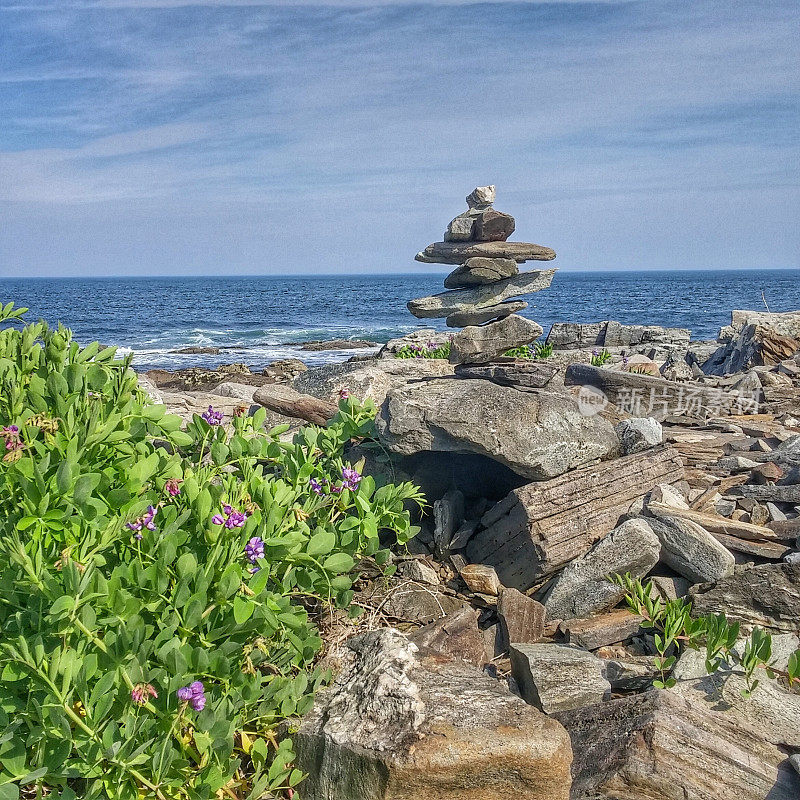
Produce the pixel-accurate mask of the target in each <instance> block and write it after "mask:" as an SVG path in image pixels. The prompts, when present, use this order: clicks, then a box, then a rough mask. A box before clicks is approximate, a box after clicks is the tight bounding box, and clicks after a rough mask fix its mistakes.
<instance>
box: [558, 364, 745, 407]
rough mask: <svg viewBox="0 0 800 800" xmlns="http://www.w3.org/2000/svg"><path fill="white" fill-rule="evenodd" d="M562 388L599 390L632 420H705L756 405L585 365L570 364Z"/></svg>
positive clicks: (718, 392)
mask: <svg viewBox="0 0 800 800" xmlns="http://www.w3.org/2000/svg"><path fill="white" fill-rule="evenodd" d="M564 384H565V385H566V386H591V387H593V388H595V389H600V391H602V392H603V394H605V395H606V397H607V398H608V399H609V401H610V402H612V403H613V404H614V405H615V406H617V408H619V409H620V410H622V411H627V412H628V413H629V414H631V415H632V416H634V417H656V418H657V419H663V418H665V417H667V416H670V415H671V416H687V417H698V418H700V419H705V418H706V417H720V416H727V415H729V414H748V413H755V412H756V411H757V410H758V404H757V402H755V401H754V399H753V397H752V396H751V395H749V394H747V393H740V392H734V391H723V390H722V389H718V388H715V387H711V386H703V385H702V384H699V383H690V382H685V383H677V382H675V381H668V380H666V379H664V378H655V377H653V376H651V375H639V374H637V373H633V372H620V371H616V370H610V369H603V368H602V367H593V366H590V365H589V364H570V365H569V367H567V371H566V375H565V376H564Z"/></svg>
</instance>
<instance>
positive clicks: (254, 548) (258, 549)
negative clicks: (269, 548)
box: [244, 536, 264, 564]
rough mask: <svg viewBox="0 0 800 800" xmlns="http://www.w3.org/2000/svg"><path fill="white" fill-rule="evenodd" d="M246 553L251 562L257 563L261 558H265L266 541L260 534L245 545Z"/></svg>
mask: <svg viewBox="0 0 800 800" xmlns="http://www.w3.org/2000/svg"><path fill="white" fill-rule="evenodd" d="M244 554H245V555H246V556H247V558H248V559H249V560H250V563H251V564H255V563H256V561H258V559H259V558H264V542H263V540H262V539H261V538H259V537H258V536H254V537H253V538H252V539H251V540H250V541H249V542H248V543H247V544H246V545H245V546H244Z"/></svg>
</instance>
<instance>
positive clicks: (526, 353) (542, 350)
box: [503, 342, 553, 359]
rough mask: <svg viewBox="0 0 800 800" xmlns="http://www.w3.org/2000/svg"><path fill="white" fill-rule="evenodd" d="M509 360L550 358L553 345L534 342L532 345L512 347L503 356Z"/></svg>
mask: <svg viewBox="0 0 800 800" xmlns="http://www.w3.org/2000/svg"><path fill="white" fill-rule="evenodd" d="M503 355H505V356H508V357H509V358H530V359H541V358H550V356H552V355H553V345H552V344H548V343H547V342H534V343H533V344H523V345H521V346H520V347H512V348H511V349H510V350H506V352H505V353H504V354H503Z"/></svg>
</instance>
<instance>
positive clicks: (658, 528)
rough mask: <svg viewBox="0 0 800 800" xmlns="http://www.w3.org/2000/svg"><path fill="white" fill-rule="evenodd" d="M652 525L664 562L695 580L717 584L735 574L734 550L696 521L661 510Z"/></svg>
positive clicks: (692, 580) (689, 578) (685, 576)
mask: <svg viewBox="0 0 800 800" xmlns="http://www.w3.org/2000/svg"><path fill="white" fill-rule="evenodd" d="M650 525H651V527H652V529H653V530H654V531H655V534H656V536H657V537H658V539H659V541H660V542H661V561H662V563H664V564H666V565H667V566H668V567H669V568H670V569H673V570H675V572H677V573H678V574H679V575H683V577H684V578H686V579H687V580H690V581H691V582H692V583H709V582H710V583H716V582H717V581H720V580H722V579H723V578H726V577H728V576H729V575H731V574H732V573H733V568H734V566H735V564H736V559H735V558H734V557H733V553H731V552H730V550H728V549H727V548H726V547H724V546H723V545H721V544H720V543H719V542H718V541H717V540H716V539H715V538H714V537H713V536H712V535H711V534H710V533H709V532H708V531H707V530H706V529H705V528H703V527H701V526H700V525H698V524H697V523H696V522H692V521H691V520H688V519H680V518H678V517H670V516H668V515H666V514H662V512H659V516H658V518H656V519H651V520H650Z"/></svg>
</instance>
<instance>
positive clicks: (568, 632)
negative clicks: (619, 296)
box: [141, 187, 800, 800]
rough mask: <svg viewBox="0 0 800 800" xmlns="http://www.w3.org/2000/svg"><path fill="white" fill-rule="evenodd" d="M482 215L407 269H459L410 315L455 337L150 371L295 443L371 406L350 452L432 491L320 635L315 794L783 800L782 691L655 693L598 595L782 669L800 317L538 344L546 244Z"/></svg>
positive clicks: (694, 666)
mask: <svg viewBox="0 0 800 800" xmlns="http://www.w3.org/2000/svg"><path fill="white" fill-rule="evenodd" d="M493 200H494V187H479V188H477V189H476V190H475V191H474V192H473V193H471V194H470V196H469V197H468V198H467V202H468V206H469V208H468V210H467V211H466V212H464V213H462V214H460V215H459V216H458V217H456V218H455V219H454V220H453V221H452V222H451V223H450V225H449V226H448V229H447V233H446V235H445V241H444V242H439V243H435V244H433V245H430V246H429V247H427V248H426V249H425V250H423V251H422V253H420V254H419V255H418V259H419V260H421V261H425V262H430V261H435V262H439V263H449V264H453V265H455V266H456V269H455V270H454V271H453V272H452V273H451V275H450V276H448V278H447V279H446V281H445V287H446V289H447V291H445V292H443V293H442V294H439V295H434V296H432V297H428V298H420V299H417V300H412V301H410V303H409V309H410V311H411V312H412V313H413V314H415V315H416V316H418V317H420V318H431V317H444V318H446V322H447V325H448V326H449V327H452V328H457V329H459V330H458V331H457V332H454V333H453V334H450V333H441V332H437V331H434V330H432V329H430V330H420V331H416V332H414V333H413V334H412V335H410V336H407V337H403V338H402V339H396V340H393V341H390V342H388V343H387V344H385V345H384V346H382V347H381V348H380V350H379V352H377V353H376V354H374V355H373V354H365V355H364V356H358V357H356V358H355V359H351V360H350V361H347V362H344V363H339V364H332V365H327V366H324V367H318V368H311V369H308V368H306V367H305V365H303V364H302V362H299V361H295V360H288V361H283V362H277V363H275V364H273V365H271V366H270V367H269V368H268V369H267V370H264V374H260V375H254V374H253V373H251V372H250V371H249V370H248V369H247V368H246V367H245V366H244V365H232V366H230V367H224V368H222V367H221V368H220V369H218V370H214V371H211V370H199V369H195V370H183V371H181V372H180V374H177V373H176V374H170V373H157V374H156V373H149V374H147V375H143V376H142V377H141V385H142V387H143V388H144V389H145V390H146V391H147V392H148V393H150V394H151V395H152V396H153V397H154V398H155V399H156V400H158V401H159V402H163V403H164V404H165V405H166V406H167V408H168V410H169V411H171V412H173V413H179V414H181V415H183V416H184V417H186V418H190V417H191V415H192V414H193V413H200V412H202V411H205V410H206V409H207V407H208V406H209V405H212V406H213V407H214V408H215V409H217V410H220V411H222V412H223V413H224V414H228V415H230V414H234V413H246V412H247V411H248V410H252V409H253V408H260V407H264V408H266V409H267V410H268V411H269V419H268V421H267V424H268V425H274V424H279V423H281V422H285V423H288V424H289V426H290V427H289V430H288V431H287V433H286V434H284V435H285V436H291V435H292V433H293V432H294V431H296V430H297V429H298V428H299V427H300V426H301V425H303V424H304V423H306V422H313V423H317V424H320V423H324V422H325V421H326V420H327V419H329V418H330V417H331V416H332V415H333V414H334V413H335V412H336V409H337V407H338V403H339V400H340V398H342V397H347V396H352V397H356V398H358V399H360V400H372V401H373V402H374V403H375V404H376V406H377V407H378V409H379V410H378V416H377V420H376V427H377V437H378V441H379V447H377V448H376V447H366V446H364V447H361V448H359V449H357V450H356V451H355V452H353V453H352V454H351V458H352V459H353V461H354V462H355V460H358V459H363V463H364V466H363V468H362V472H363V473H365V474H375V475H381V474H386V473H387V471H390V472H391V474H392V475H393V477H394V478H395V479H398V478H402V479H404V480H406V479H407V480H411V481H414V482H415V483H417V484H418V485H419V486H421V487H422V489H423V491H424V492H425V494H426V497H427V498H428V501H429V504H430V513H429V514H427V515H425V516H423V517H422V518H421V519H420V520H419V524H420V525H421V528H422V530H421V532H420V534H419V535H418V536H417V537H416V538H414V539H413V540H411V542H410V543H409V549H408V552H407V553H406V552H404V553H397V554H396V556H395V558H396V560H395V566H396V572H395V573H394V574H393V575H392V577H391V578H389V579H386V578H384V577H382V576H381V575H380V572H379V571H378V570H372V571H370V569H369V565H368V564H365V565H363V566H364V570H363V575H362V578H361V580H360V581H359V584H358V586H357V588H358V592H357V594H356V597H355V599H354V602H355V603H357V604H359V605H361V606H362V607H363V608H364V609H366V613H365V615H363V617H362V619H361V620H360V621H357V622H354V621H351V620H349V619H347V617H346V615H344V614H342V615H341V616H335V617H331V618H330V619H328V620H327V623H326V627H325V630H324V634H325V638H326V641H327V642H328V655H327V659H328V663H329V664H330V665H331V666H333V667H335V669H336V670H337V675H338V677H337V679H336V681H335V683H334V684H333V685H332V686H331V687H330V688H329V689H327V690H325V691H323V692H321V693H320V695H319V696H318V698H317V702H316V704H315V707H314V710H313V711H312V712H311V713H310V714H309V715H308V716H306V717H305V718H304V720H303V721H302V724H301V725H300V728H299V733H298V734H297V736H296V737H295V741H296V745H297V748H298V766H299V767H300V768H301V769H303V770H304V771H306V772H308V773H309V777H308V779H307V781H306V782H305V783H304V784H303V786H302V791H303V797H304V798H308V799H309V800H340V799H341V800H350V798H353V799H356V798H357V799H358V800H361V799H362V798H363V800H367V799H368V798H369V799H370V800H371V799H372V798H392V799H393V800H395V799H397V800H399V799H400V798H452V799H453V800H456V798H459V799H463V800H492V799H493V798H501V797H502V798H507V797H515V798H526V799H528V798H530V799H531V800H533V799H538V798H541V799H542V800H544V798H548V799H549V798H554V799H559V798H563V799H564V800H566V798H572V800H589V798H595V799H597V798H608V800H611V799H612V798H614V799H615V800H642V799H645V800H656V798H658V799H659V800H660V799H661V798H667V800H673V798H674V800H695V799H698V800H712V799H716V798H723V797H736V798H738V800H766V799H767V798H769V800H790V799H791V798H794V799H795V800H796V798H797V797H800V693H798V691H797V688H796V687H794V688H793V687H792V686H791V685H789V684H787V682H786V681H785V680H782V679H780V678H778V679H775V680H767V679H766V678H765V679H764V680H763V681H762V682H761V685H760V686H759V687H758V688H757V689H756V691H754V692H753V693H752V694H748V693H747V692H745V693H744V694H743V693H742V690H743V689H744V683H743V679H742V676H741V675H740V674H738V673H737V672H736V671H735V670H732V669H725V668H722V669H720V671H718V672H716V673H714V674H712V675H706V670H705V669H704V668H703V662H704V657H705V654H704V652H702V651H701V652H699V653H698V652H696V651H694V650H692V649H685V650H683V651H682V652H678V651H677V650H676V651H675V655H676V656H677V658H676V660H675V662H674V663H673V664H671V665H670V667H669V672H670V674H671V676H672V677H674V678H675V685H674V686H672V687H671V688H656V685H655V684H656V682H657V680H658V678H659V675H660V672H659V670H657V669H655V668H654V666H653V657H654V655H655V654H656V652H657V650H656V647H655V645H654V637H653V634H652V632H651V630H649V629H647V628H646V627H643V626H642V623H643V621H644V620H643V619H642V617H639V616H636V615H635V614H632V613H630V612H629V611H628V610H627V609H626V608H625V607H623V604H622V601H623V595H624V590H623V588H622V587H621V586H620V585H619V584H617V583H615V582H613V581H612V580H611V579H612V578H613V577H614V576H615V575H620V574H628V575H630V576H631V577H632V578H638V579H645V578H648V579H650V580H651V581H652V586H653V591H654V592H656V593H657V595H658V597H660V598H661V599H662V600H663V601H670V600H675V599H676V598H685V599H686V600H688V601H691V604H692V614H693V615H698V614H725V615H726V617H727V619H728V620H729V621H732V622H738V623H739V625H740V635H741V636H745V635H746V634H747V633H749V632H750V630H751V629H752V628H753V627H754V626H758V627H760V628H762V629H763V630H765V631H767V632H769V633H770V634H771V635H772V640H771V642H772V649H771V654H770V659H771V660H772V663H773V665H774V667H775V669H777V670H785V669H786V668H787V663H788V661H789V659H790V657H791V654H792V653H793V652H794V651H796V650H797V648H798V647H800V538H799V537H800V311H796V312H788V313H767V312H759V311H743V310H735V311H733V312H732V316H731V324H730V325H729V326H726V327H725V328H723V329H722V330H721V331H720V333H719V337H718V339H717V340H716V341H715V342H707V341H699V342H698V341H693V340H692V339H691V332H690V331H688V330H686V329H681V328H665V327H657V326H635V325H621V324H620V323H618V322H615V321H609V320H604V321H599V322H596V323H593V324H576V323H570V322H563V323H559V324H555V325H553V326H552V327H551V329H550V331H549V332H548V334H547V336H546V338H545V339H543V340H541V336H542V333H543V331H542V329H541V328H540V327H539V326H538V325H537V324H536V323H535V322H532V321H531V320H528V319H526V318H523V317H520V316H518V314H517V312H518V311H520V310H522V308H524V306H525V301H524V300H522V299H520V298H521V297H522V296H524V295H526V294H528V293H530V292H531V291H540V290H544V289H546V288H547V286H549V284H550V281H551V280H553V274H554V270H534V271H531V272H523V273H520V272H519V263H522V262H524V261H525V260H526V259H538V260H543V259H544V260H550V259H552V258H554V257H555V253H554V252H553V251H552V250H550V249H549V248H546V247H542V246H540V245H532V244H526V243H520V242H508V241H507V239H508V237H509V236H510V234H511V233H513V231H514V228H515V224H514V220H513V218H512V217H510V215H507V214H501V213H500V212H496V211H494V209H493V207H492V203H493ZM537 340H540V341H539V342H538V344H539V345H540V346H539V348H538V349H537V348H536V347H535V346H534V344H533V343H534V342H536V341H537ZM509 353H512V355H509ZM520 354H524V356H525V357H519V356H520ZM442 356H444V357H442Z"/></svg>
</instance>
